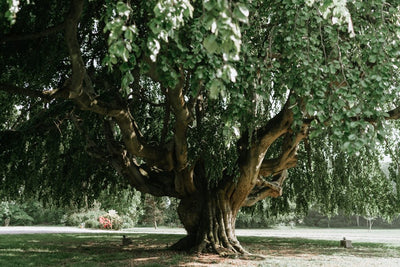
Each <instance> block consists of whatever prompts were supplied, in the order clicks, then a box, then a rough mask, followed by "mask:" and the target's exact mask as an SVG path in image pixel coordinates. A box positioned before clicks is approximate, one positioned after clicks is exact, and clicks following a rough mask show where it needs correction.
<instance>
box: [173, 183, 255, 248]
mask: <svg viewBox="0 0 400 267" xmlns="http://www.w3.org/2000/svg"><path fill="white" fill-rule="evenodd" d="M237 212H238V210H235V209H233V208H232V204H231V202H230V201H229V199H228V197H227V196H226V193H225V191H212V190H210V191H207V192H204V194H203V195H201V194H197V195H194V196H191V197H190V198H186V199H182V200H181V203H180V205H179V207H178V214H179V218H180V220H181V222H182V223H183V225H184V227H185V229H186V231H187V236H186V237H184V238H183V239H181V240H180V241H178V242H177V243H176V244H175V245H173V246H172V247H171V249H175V250H187V251H190V252H195V253H202V252H213V253H218V254H229V253H241V254H246V253H247V252H246V251H245V250H244V249H243V248H242V246H241V245H240V243H239V241H238V240H237V238H236V235H235V221H236V215H237Z"/></svg>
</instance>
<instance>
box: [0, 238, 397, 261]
mask: <svg viewBox="0 0 400 267" xmlns="http://www.w3.org/2000/svg"><path fill="white" fill-rule="evenodd" d="M129 237H130V238H131V239H132V241H133V244H132V245H129V246H121V235H120V234H30V235H1V236H0V266H13V267H14V266H148V267H150V266H158V267H159V266H189V265H190V263H197V264H198V265H199V266H209V265H214V264H215V265H219V266H231V265H236V266H277V265H278V266H307V264H314V263H316V264H324V262H325V263H326V262H329V261H330V260H332V259H335V260H337V259H338V258H340V259H346V262H348V261H349V260H352V261H354V262H359V261H362V260H363V259H368V260H369V262H370V261H371V259H374V260H375V261H378V262H379V260H381V259H382V260H383V259H384V260H385V261H386V260H388V259H389V260H396V259H400V248H399V247H394V246H388V245H386V244H379V243H354V244H353V246H354V248H353V249H344V248H340V247H339V241H325V240H307V239H296V238H268V237H241V238H239V239H240V241H241V243H242V245H243V246H244V247H245V248H246V249H248V250H249V251H250V252H252V253H254V254H258V255H264V257H265V259H262V258H256V257H226V258H221V257H217V256H215V255H207V254H206V255H201V256H200V257H197V256H194V255H189V254H186V253H178V252H173V251H168V250H167V249H166V248H167V246H168V245H171V244H173V243H174V242H176V241H177V240H178V239H179V238H180V237H182V236H179V235H163V234H130V235H129ZM302 264H305V265H302ZM338 266H340V265H338Z"/></svg>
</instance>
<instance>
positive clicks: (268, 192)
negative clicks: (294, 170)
mask: <svg viewBox="0 0 400 267" xmlns="http://www.w3.org/2000/svg"><path fill="white" fill-rule="evenodd" d="M287 177H288V172H287V170H284V171H282V172H281V173H279V174H277V175H275V176H274V181H272V182H269V181H266V180H265V179H264V178H263V177H261V176H260V177H259V178H258V180H257V184H256V186H255V187H254V188H253V190H252V191H251V193H250V194H249V195H248V196H247V198H246V201H244V203H243V206H244V207H250V206H253V205H254V204H256V203H257V202H258V201H260V200H263V199H264V198H266V197H279V196H281V195H282V192H283V191H282V185H283V182H284V181H285V180H286V179H287Z"/></svg>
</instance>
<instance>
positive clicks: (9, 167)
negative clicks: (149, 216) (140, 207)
mask: <svg viewBox="0 0 400 267" xmlns="http://www.w3.org/2000/svg"><path fill="white" fill-rule="evenodd" d="M80 3H81V1H78V0H76V1H64V0H63V1H56V2H54V1H52V2H49V1H44V0H37V1H34V2H33V1H32V2H30V1H21V2H19V1H6V2H5V3H4V2H3V3H1V4H0V10H1V12H0V13H1V15H0V26H1V29H2V31H3V33H4V34H2V35H4V37H1V40H0V41H1V42H0V47H1V51H4V52H2V53H1V54H0V68H1V71H0V89H1V92H0V103H1V105H0V140H1V143H0V166H4V167H3V168H1V170H0V193H1V195H0V198H6V197H11V196H12V197H15V196H20V197H21V198H24V197H25V198H28V197H38V198H41V199H43V200H45V201H49V200H50V199H56V200H58V201H59V203H63V204H70V203H71V202H77V203H78V204H81V205H84V204H85V200H86V198H87V199H88V200H89V202H90V201H91V200H94V199H96V198H98V197H101V193H102V192H104V190H106V189H107V190H110V193H111V192H118V191H121V190H123V189H126V188H128V186H129V184H131V185H133V186H134V187H136V188H140V189H141V190H142V191H144V192H147V193H153V194H155V195H159V196H161V195H168V196H174V197H179V198H184V196H185V197H187V196H186V195H185V194H187V192H191V188H190V187H189V189H187V188H184V189H187V190H181V191H179V192H178V189H179V185H180V184H179V183H178V182H179V177H183V176H184V175H185V174H188V173H189V174H190V173H195V175H194V176H193V177H195V178H193V177H189V175H188V176H186V177H189V178H190V179H187V180H189V181H192V182H193V181H194V182H193V185H192V187H194V188H196V189H199V188H201V189H203V188H208V189H210V190H211V189H216V188H218V187H219V186H221V183H224V182H226V183H227V181H229V182H232V183H233V182H234V183H236V182H238V183H239V182H240V177H242V178H243V177H244V178H243V179H242V180H243V181H244V180H246V179H245V178H246V177H245V176H246V175H245V174H248V173H251V174H253V175H254V177H253V178H252V179H253V180H251V179H250V180H249V182H248V183H247V185H249V184H251V185H254V184H255V183H256V181H255V180H257V179H261V180H263V181H264V180H265V179H267V178H268V177H259V175H258V172H259V169H260V168H259V166H260V165H261V164H262V161H263V159H264V157H265V159H267V160H268V159H274V158H275V157H277V156H279V155H281V154H284V153H283V152H285V151H280V147H282V146H284V145H285V142H288V141H287V140H289V139H287V140H286V139H285V140H282V139H283V137H282V138H279V136H283V135H285V134H287V135H292V139H291V140H293V139H295V138H294V137H295V135H296V134H299V133H301V131H302V129H304V127H306V128H307V132H306V133H304V136H305V137H307V138H308V137H309V138H310V143H311V144H312V145H311V147H312V148H313V149H312V151H313V153H312V157H310V156H309V155H308V153H309V151H308V150H307V149H305V150H307V151H305V150H303V151H300V152H299V156H300V157H299V162H298V168H297V169H295V170H293V171H291V175H292V176H293V178H292V179H290V181H289V185H288V186H287V193H286V194H285V195H284V197H283V198H282V199H279V200H267V201H266V202H264V204H262V205H264V208H263V210H265V209H276V210H288V209H290V207H291V204H292V203H296V209H297V211H298V212H305V211H306V210H307V207H308V206H309V205H310V204H311V203H314V202H317V203H319V204H320V205H321V209H322V210H323V211H324V212H326V213H330V214H334V213H336V212H337V211H338V210H339V209H340V210H345V211H348V212H350V211H353V212H354V211H355V212H357V213H362V214H366V215H367V214H376V213H379V214H384V215H387V216H389V215H390V214H393V213H395V212H398V211H397V210H396V208H395V207H393V204H392V203H395V202H396V199H398V195H399V192H400V190H399V184H400V183H398V171H397V170H396V168H397V169H398V160H397V163H396V162H395V163H394V164H397V165H392V166H391V167H390V177H389V178H387V177H385V176H384V175H383V173H382V172H381V171H380V169H379V166H378V160H377V159H378V151H377V148H376V146H375V141H376V140H377V139H380V140H381V141H384V140H385V136H386V134H387V132H385V127H387V126H388V123H387V122H386V120H387V119H388V118H391V119H394V118H396V116H398V114H396V111H397V112H398V109H396V108H398V103H399V100H400V93H399V77H400V75H399V67H400V66H399V62H400V61H399V51H400V43H399V42H398V37H399V34H400V33H399V28H398V25H399V13H400V10H399V3H398V1H389V0H388V1H367V2H365V1H364V2H360V1H336V0H335V1H328V0H326V1H310V0H307V1H303V0H283V1H274V0H269V1H250V2H244V1H227V0H204V1H195V2H190V1H187V0H168V1H137V2H136V3H135V4H134V5H133V4H130V2H129V1H117V2H115V1H110V0H107V1H105V2H104V1H97V0H92V1H84V4H83V5H82V10H83V11H82V12H78V11H79V6H80V5H79V4H80ZM77 10H78V11H77ZM17 12H18V13H17ZM74 14H75V15H76V14H78V15H79V16H78V19H77V20H78V22H79V23H78V22H76V29H75V28H74V29H72V31H71V28H70V27H72V26H71V25H75V24H73V23H69V22H70V21H73V17H74V16H73V15H74ZM66 21H67V22H68V23H66ZM73 22H74V21H73ZM74 30H75V31H76V34H75V35H74V36H73V37H74V38H75V39H76V40H75V39H74V38H71V36H70V35H68V34H69V33H71V32H72V33H74ZM23 41H28V42H23ZM75 41H76V42H75ZM77 70H78V71H77ZM80 76H82V77H80ZM77 77H78V78H77ZM82 88H83V89H82ZM81 89H82V90H81ZM79 90H81V91H79ZM3 91H6V92H7V93H6V92H3ZM54 91H55V92H54ZM76 92H78V93H76ZM53 93H54V94H53ZM64 93H66V94H64ZM66 95H67V96H66ZM53 96H54V97H53ZM103 104H104V105H103ZM390 110H391V111H393V112H389V111H390ZM89 111H90V112H89ZM281 112H282V113H281ZM121 114H122V115H121ZM279 114H285V116H284V117H287V118H290V119H288V120H287V124H288V126H282V127H286V128H284V129H283V128H279V127H278V126H279V125H280V124H279V123H277V121H279V119H280V118H281V117H280V115H279ZM287 114H290V115H287ZM125 115H126V116H125ZM286 115H287V116H286ZM123 116H125V117H123ZM282 116H283V115H282ZM292 117H293V118H292ZM121 118H122V119H121ZM127 121H128V122H127ZM392 126H394V127H395V128H398V124H393V125H392ZM278 128H279V129H278ZM274 129H278V130H281V132H282V133H281V134H280V135H279V136H274V135H272V134H271V138H270V139H268V138H266V137H265V136H266V135H267V133H268V132H269V131H271V132H274ZM326 134H327V135H326ZM263 135H265V136H263ZM302 138H304V137H302ZM266 140H267V141H268V142H267V141H266ZM269 141H271V144H269ZM275 141H276V142H275ZM299 142H300V141H299ZM272 143H274V144H272ZM288 143H290V142H288ZM267 144H268V145H267ZM297 145H298V142H297V143H296V144H295V146H297ZM397 145H398V144H397ZM258 146H259V147H263V146H264V150H263V151H261V148H260V149H259V150H257V149H258V148H257V147H258ZM270 146H271V148H270ZM278 147H279V148H278ZM282 149H283V148H282ZM149 151H150V152H149ZM249 151H250V152H251V153H250V152H249ZM254 151H257V153H258V154H257V155H256V152H254ZM343 151H345V152H343ZM247 152H248V153H247ZM253 152H254V154H252V153H253ZM347 152H349V153H347ZM246 153H247V154H246ZM88 154H89V155H90V157H89V156H88ZM392 154H393V153H392ZM117 155H118V156H119V158H118V159H117ZM249 155H253V158H256V159H257V160H258V161H259V162H258V163H257V164H253V165H251V164H250V163H249V165H248V166H252V170H248V169H245V167H246V166H247V165H246V164H247V163H248V162H253V161H252V160H253V158H250V156H249ZM160 158H162V160H161V159H160ZM397 158H398V157H397ZM99 162H101V164H99ZM129 167H134V168H135V169H134V171H132V170H131V172H129V171H127V170H126V169H127V168H129ZM124 168H125V169H124ZM184 171H185V172H184ZM182 172H184V174H182ZM127 173H129V174H132V173H134V174H135V175H136V176H135V177H134V178H132V177H131V178H132V179H126V177H127V176H129V175H128V174H127ZM160 173H161V174H160ZM152 175H153V176H152ZM157 175H159V176H157ZM162 175H164V176H162ZM179 175H182V176H179ZM249 175H250V174H249ZM139 176H140V178H143V179H142V180H141V181H140V182H138V181H137V180H138V179H137V178H138V177H139ZM155 176H157V177H156V178H157V179H156V178H154V177H155ZM161 176H162V178H160V177H161ZM166 177H168V179H167V178H166ZM171 177H173V178H171ZM199 177H200V178H199ZM135 179H136V180H135ZM139 180H140V179H139ZM160 181H162V182H160ZM168 181H171V182H170V183H169V184H168V183H167V182H168ZM153 182H154V183H153ZM156 182H159V183H158V184H157V183H156ZM152 183H153V184H152ZM195 183H196V184H195ZM148 184H151V185H152V187H151V186H150V187H146V186H148ZM155 184H156V185H155ZM183 184H185V183H183ZM199 184H204V186H199ZM270 185H271V184H270ZM183 187H184V186H183ZM167 188H168V189H171V188H172V189H171V190H170V191H168V192H166V190H167ZM249 188H250V187H249ZM174 190H175V191H174ZM238 191H240V190H238ZM182 192H183V193H182ZM123 198H124V200H128V199H127V198H125V196H123ZM244 198H245V197H243V199H244ZM365 199H369V200H370V201H368V202H365ZM128 201H129V200H128Z"/></svg>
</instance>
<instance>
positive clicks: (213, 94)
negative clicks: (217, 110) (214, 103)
mask: <svg viewBox="0 0 400 267" xmlns="http://www.w3.org/2000/svg"><path fill="white" fill-rule="evenodd" d="M209 90H210V94H209V95H210V98H211V99H217V98H218V95H219V94H220V92H221V91H223V90H225V85H224V84H223V83H222V81H221V80H219V79H215V80H213V81H212V82H211V85H210V87H209Z"/></svg>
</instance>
